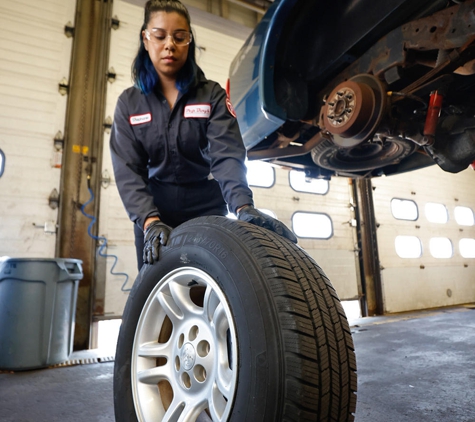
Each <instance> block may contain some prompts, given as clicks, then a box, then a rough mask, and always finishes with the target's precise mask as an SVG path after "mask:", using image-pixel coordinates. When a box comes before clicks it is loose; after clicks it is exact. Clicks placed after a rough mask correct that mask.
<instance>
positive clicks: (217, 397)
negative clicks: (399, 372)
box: [114, 216, 356, 422]
mask: <svg viewBox="0 0 475 422" xmlns="http://www.w3.org/2000/svg"><path fill="white" fill-rule="evenodd" d="M114 407H115V416H116V421H118V422H122V421H124V422H125V421H127V422H129V421H144V422H151V421H167V422H168V421H198V422H201V421H210V420H212V421H233V422H260V421H262V422H277V421H294V422H295V421H314V422H316V421H320V422H323V421H353V420H354V411H355V407H356V359H355V353H354V347H353V341H352V338H351V332H350V329H349V326H348V322H347V320H346V316H345V313H344V311H343V308H342V306H341V303H340V301H339V299H338V296H337V294H336V292H335V290H334V289H333V287H332V285H331V283H330V281H329V280H328V278H327V277H326V276H325V274H324V273H323V271H322V270H321V269H320V267H319V266H318V265H317V264H316V263H315V261H314V260H313V259H312V258H311V257H309V256H308V255H307V254H306V253H305V251H304V250H303V249H301V248H300V247H299V246H297V245H295V244H293V243H292V242H290V241H288V240H286V239H284V238H282V237H280V236H278V235H276V234H275V233H273V232H270V231H268V230H266V229H262V228H260V227H257V226H254V225H252V224H248V223H245V222H241V221H234V220H230V219H227V218H225V217H217V216H212V217H200V218H197V219H194V220H191V221H188V222H186V223H184V224H182V225H181V226H179V227H177V228H176V229H174V230H173V231H172V233H171V236H170V239H169V241H168V245H167V246H166V247H163V248H162V250H161V256H160V260H159V262H157V263H156V264H154V265H146V266H144V267H143V268H142V271H141V272H140V274H139V276H138V278H137V280H136V282H135V284H134V286H133V288H132V291H131V293H130V297H129V299H128V301H127V304H126V307H125V310H124V314H123V320H122V325H121V329H120V334H119V339H118V343H117V352H116V358H115V368H114Z"/></svg>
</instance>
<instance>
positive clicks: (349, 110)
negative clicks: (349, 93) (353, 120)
mask: <svg viewBox="0 0 475 422" xmlns="http://www.w3.org/2000/svg"><path fill="white" fill-rule="evenodd" d="M345 111H346V112H347V113H351V112H352V111H353V109H352V108H347V109H346V110H345Z"/></svg>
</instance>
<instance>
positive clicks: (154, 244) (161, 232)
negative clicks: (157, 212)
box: [143, 220, 173, 265]
mask: <svg viewBox="0 0 475 422" xmlns="http://www.w3.org/2000/svg"><path fill="white" fill-rule="evenodd" d="M172 230H173V229H172V228H171V227H170V226H167V225H166V224H165V223H163V222H161V221H160V220H153V221H152V222H151V223H150V224H148V225H147V226H146V229H145V232H144V247H143V262H144V264H150V265H151V264H153V263H154V262H158V250H159V248H160V246H162V245H163V246H164V245H166V244H167V242H168V236H169V235H170V232H171V231H172Z"/></svg>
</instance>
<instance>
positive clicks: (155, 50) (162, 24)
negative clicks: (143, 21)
mask: <svg viewBox="0 0 475 422" xmlns="http://www.w3.org/2000/svg"><path fill="white" fill-rule="evenodd" d="M179 31H185V35H186V34H189V32H190V27H189V26H188V23H187V21H186V19H185V18H184V17H183V16H182V15H180V14H179V13H176V12H171V13H167V12H155V13H153V14H152V15H151V17H150V20H149V22H148V25H147V28H146V30H145V31H142V38H143V42H144V46H145V49H146V50H147V51H148V54H149V56H150V60H151V61H152V63H153V66H154V67H155V70H156V71H157V73H158V75H159V76H160V78H161V79H173V80H174V79H176V75H177V73H178V72H179V70H180V69H181V68H182V67H183V65H184V64H185V62H186V59H187V57H188V49H189V47H190V46H189V45H176V44H177V43H178V44H181V43H180V42H179V41H177V42H175V41H174V38H173V35H175V37H176V38H177V39H178V38H179V39H180V40H182V36H183V34H184V33H183V32H179Z"/></svg>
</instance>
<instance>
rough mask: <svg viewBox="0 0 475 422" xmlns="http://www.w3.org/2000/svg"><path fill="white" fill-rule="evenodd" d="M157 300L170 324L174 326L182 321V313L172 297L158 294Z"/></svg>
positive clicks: (162, 293)
mask: <svg viewBox="0 0 475 422" xmlns="http://www.w3.org/2000/svg"><path fill="white" fill-rule="evenodd" d="M157 300H158V302H159V303H160V305H161V307H162V308H163V310H164V311H165V313H166V314H167V316H168V318H170V320H171V321H172V323H174V324H175V323H177V322H178V321H181V320H182V319H183V312H182V311H181V309H180V308H179V307H178V305H177V304H176V302H175V300H174V298H173V297H172V296H170V295H169V294H167V293H165V292H159V293H158V294H157Z"/></svg>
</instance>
